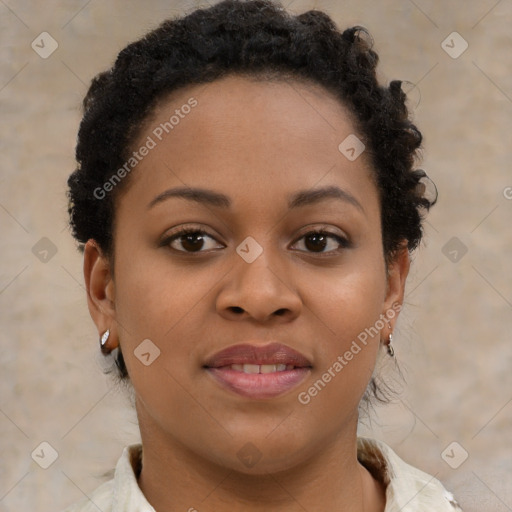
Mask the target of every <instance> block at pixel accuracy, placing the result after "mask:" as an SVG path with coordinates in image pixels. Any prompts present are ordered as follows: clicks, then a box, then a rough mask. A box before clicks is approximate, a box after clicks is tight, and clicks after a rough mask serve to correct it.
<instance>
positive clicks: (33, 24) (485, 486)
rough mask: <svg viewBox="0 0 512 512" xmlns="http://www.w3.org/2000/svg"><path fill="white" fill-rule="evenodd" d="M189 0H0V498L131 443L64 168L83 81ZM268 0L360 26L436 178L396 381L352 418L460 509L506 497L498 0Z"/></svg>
mask: <svg viewBox="0 0 512 512" xmlns="http://www.w3.org/2000/svg"><path fill="white" fill-rule="evenodd" d="M211 2H212V3H215V2H213V0H211ZM199 5H206V3H205V2H203V3H201V2H185V1H178V0H174V1H173V0H169V1H163V0H150V1H146V2H142V1H140V2H136V1H134V0H130V1H118V0H116V1H100V0H90V1H83V0H80V1H77V0H67V1H64V0H51V1H46V2H44V3H43V2H35V1H24V0H1V1H0V38H1V47H0V48H1V49H0V52H1V59H0V109H1V116H0V137H1V138H0V147H1V149H0V183H1V185H0V229H1V233H2V236H1V244H2V252H1V267H0V315H1V330H0V336H1V353H0V363H1V375H2V379H1V384H0V386H1V387H0V434H1V436H0V450H1V462H0V510H2V511H5V512H8V511H9V512H10V511H20V510H27V511H28V510H30V511H32V512H50V511H52V512H55V511H58V510H61V509H62V508H64V507H65V506H67V505H68V504H70V503H72V502H74V501H77V500H79V499H81V498H82V497H83V496H84V495H88V494H90V493H91V491H92V490H93V489H95V488H96V487H97V486H98V485H99V484H100V483H101V482H102V481H104V479H103V478H102V477H101V474H102V473H103V472H104V471H106V470H109V469H111V468H113V467H114V465H115V463H116V461H117V459H118V457H119V456H120V454H121V451H122V448H123V446H125V445H126V444H129V443H132V442H136V441H138V430H137V424H136V417H135V414H134V412H133V410H132V409H131V407H130V404H129V400H128V399H127V398H126V396H125V394H123V391H122V390H120V389H117V388H115V387H114V386H113V381H112V380H111V379H110V378H108V377H105V376H104V375H103V374H102V372H101V357H100V355H99V350H98V341H97V333H96V330H95V328H94V326H93V323H92V321H91V320H90V318H89V314H88V311H87V306H86V300H85V292H84V288H83V278H82V269H81V256H80V254H79V253H78V252H77V251H76V249H75V245H74V242H73V240H72V238H71V236H70V235H69V233H68V231H67V228H66V221H67V218H66V206H67V205H66V199H65V195H64V193H65V183H66V179H67V176H68V174H69V173H70V172H71V171H72V169H73V167H74V143H75V137H76V132H77V129H78V123H79V120H80V101H81V99H82V97H83V95H84V94H85V92H86V88H87V85H88V83H89V81H90V80H91V78H92V77H93V76H94V75H95V74H96V73H97V72H99V71H100V70H103V69H104V68H106V67H107V66H109V65H110V64H111V63H112V62H113V60H114V58H115V56H116V55H117V53H118V52H119V50H121V48H123V47H124V46H125V45H126V44H127V43H129V42H131V41H132V40H134V39H136V38H138V37H140V36H141V35H142V34H144V33H145V32H146V31H148V30H149V29H152V28H155V27H156V26H157V25H158V24H159V23H160V22H161V21H162V20H163V19H164V18H166V17H169V16H174V15H178V14H180V13H184V12H188V11H190V10H191V9H192V8H194V7H196V6H199ZM283 5H284V6H287V5H290V10H292V11H295V12H302V11H304V10H307V9H310V8H313V7H317V8H319V9H324V10H326V11H327V12H328V13H330V14H331V15H332V16H333V18H334V19H335V20H336V22H337V23H338V25H339V26H340V27H341V28H345V27H346V26H349V25H354V24H360V25H364V26H366V27H367V28H368V29H369V30H370V31H371V33H372V34H373V36H374V39H375V48H376V49H377V51H378V52H379V54H380V57H381V68H380V70H381V75H382V77H383V79H384V80H391V79H395V78H400V79H403V80H409V81H410V82H412V84H416V86H415V87H413V86H412V85H409V86H407V89H410V90H411V103H412V104H413V105H414V106H416V109H415V121H416V123H417V124H418V126H419V127H420V129H421V130H422V132H423V134H424V136H425V151H424V160H423V168H424V169H426V171H427V172H428V173H429V175H430V176H431V177H432V178H433V180H434V181H435V182H436V184H437V187H438V189H439V194H440V195H439V203H438V204H437V206H436V207H435V208H434V209H433V210H432V213H431V215H430V216H429V220H428V225H427V229H426V239H425V244H424V246H423V247H422V248H421V249H420V250H419V252H417V254H416V255H415V258H414V263H413V268H412V272H411V276H410V280H409V283H408V292H407V299H406V302H407V306H406V308H405V310H404V312H403V314H402V317H401V320H400V323H399V329H398V332H397V337H396V342H395V347H396V352H397V357H398V359H399V361H400V364H401V368H402V370H403V372H404V375H405V378H406V386H405V388H404V390H403V393H402V395H401V397H400V401H398V402H397V403H396V404H394V405H390V406H386V407H382V408H378V409H377V410H376V411H375V413H374V415H373V417H372V420H371V421H367V422H366V426H364V427H363V428H362V430H361V434H364V435H372V436H375V437H378V438H380V439H383V440H384V441H386V442H388V443H389V444H390V445H391V446H392V447H393V448H394V449H395V450H396V451H397V453H398V454H399V455H400V456H402V457H403V458H404V459H405V460H406V461H408V462H409V463H411V464H413V465H415V466H417V467H419V468H421V469H423V470H425V471H427V472H429V473H431V474H433V475H435V476H436V477H437V478H439V479H440V480H442V482H443V483H444V484H445V486H446V487H448V488H449V489H450V490H452V491H453V492H454V493H455V495H456V496H457V497H458V499H459V501H460V502H461V504H462V506H463V508H464V510H465V511H466V512H487V511H492V512H502V511H503V512H505V511H510V510H512V428H511V425H512V371H511V369H512V339H511V338H512V335H511V332H512V258H511V253H512V236H511V224H512V223H511V221H512V171H511V161H512V158H511V157H512V151H511V146H512V144H511V136H510V132H511V128H512V122H511V119H512V31H511V30H510V27H512V2H511V1H510V0H502V1H496V0H482V1H474V0H472V1H469V0H466V1H463V0H459V1H456V0H450V1H441V0H431V1H428V0H415V1H412V0H391V1H385V2H384V1H382V2H374V1H371V0H350V1H327V0H326V1H321V0H318V1H317V2H313V1H312V0H295V1H291V0H283ZM454 31H455V32H457V33H458V35H457V34H456V35H450V34H452V32H454ZM42 32H48V33H49V34H50V35H51V37H52V38H54V39H55V41H56V42H57V44H58V48H57V49H56V51H54V53H52V54H51V55H49V56H48V57H47V58H42V57H41V56H40V55H39V54H38V53H36V51H34V50H33V49H32V47H31V43H32V41H34V40H35V41H36V43H37V42H38V41H40V39H41V38H40V37H39V38H38V36H39V34H41V33H42ZM448 36H449V37H448ZM44 37H45V38H47V37H48V36H44ZM447 38H448V39H447ZM45 40H46V41H47V43H46V44H45V50H44V51H49V49H51V46H50V39H45ZM445 40H446V42H445V43H443V41H445ZM466 42H467V44H468V47H467V49H466V50H465V51H464V52H463V53H461V51H462V50H463V49H464V47H465V44H466ZM38 50H39V52H40V53H41V52H43V49H42V48H38ZM450 54H451V55H450ZM41 239H43V240H42V241H41ZM44 251H47V252H44ZM465 251H467V252H465ZM42 442H47V443H49V444H50V445H51V447H53V449H54V450H55V451H56V454H57V455H58V458H57V459H56V460H55V462H54V463H53V464H52V465H51V466H50V467H48V468H47V469H43V468H42V467H40V465H39V464H38V463H36V462H35V460H37V457H36V455H35V454H37V453H41V451H40V450H41V448H43V450H45V453H46V454H49V453H51V451H50V450H51V449H50V448H49V447H48V446H46V445H42V447H41V445H40V444H41V443H42ZM452 442H456V443H458V444H457V445H452V446H451V447H450V449H449V450H448V452H444V451H445V449H446V448H447V447H448V446H449V445H450V444H451V443H452ZM34 450H35V451H34ZM452 450H453V451H452ZM443 452H444V453H445V459H446V460H449V461H450V463H451V465H452V466H454V467H450V465H449V464H448V463H447V462H445V460H443V457H442V453H443ZM465 452H467V453H468V454H469V456H468V458H467V460H465V461H464V462H462V463H461V461H462V460H463V458H464V456H465ZM32 453H34V459H33V458H32V457H31V454H32ZM446 453H447V454H448V457H446ZM40 460H42V459H41V458H40ZM48 460H49V459H48ZM43 462H44V461H43ZM41 463H42V462H41ZM459 464H460V465H459ZM455 466H458V467H456V468H455Z"/></svg>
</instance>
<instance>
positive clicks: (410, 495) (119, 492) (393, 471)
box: [63, 438, 461, 512]
mask: <svg viewBox="0 0 512 512" xmlns="http://www.w3.org/2000/svg"><path fill="white" fill-rule="evenodd" d="M357 443H358V447H357V457H358V460H359V461H360V462H361V464H363V465H364V466H365V467H366V468H367V469H368V470H369V471H370V473H372V475H373V476H374V478H376V479H377V480H379V481H381V482H382V483H383V485H384V486H385V487H386V508H385V511H384V512H454V511H459V512H460V511H461V508H460V506H459V505H458V504H457V502H456V501H455V499H454V498H453V495H452V494H451V493H450V492H448V491H447V490H446V489H445V488H444V487H443V485H442V484H441V482H439V480H437V479H436V478H434V477H433V476H431V475H429V474H427V473H424V472H423V471H420V470H419V469H416V468H415V467H413V466H410V465H409V464H407V463H406V462H404V461H403V460H402V459H401V458H400V457H399V456H398V455H397V454H396V453H395V452H394V451H393V450H392V449H391V448H390V447H389V446H388V445H386V444H385V443H383V442H382V441H377V440H375V439H369V438H358V440H357ZM141 455H142V445H141V444H133V445H130V446H126V447H125V448H124V450H123V453H122V455H121V457H120V458H119V460H118V462H117V465H116V469H115V473H114V478H113V479H112V480H109V481H108V482H105V483H104V484H102V485H100V486H99V487H98V488H97V489H96V490H95V491H94V492H93V493H92V494H91V496H90V498H85V499H83V500H82V501H80V502H78V503H75V504H74V505H72V506H70V507H68V508H67V509H66V510H64V511H63V512H98V509H99V510H101V511H102V512H155V509H154V508H153V507H152V506H151V505H150V504H149V503H148V501H147V500H146V498H145V496H144V494H143V493H142V491H141V490H140V488H139V486H138V484H137V474H138V468H140V466H141Z"/></svg>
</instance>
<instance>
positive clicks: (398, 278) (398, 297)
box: [382, 242, 411, 334]
mask: <svg viewBox="0 0 512 512" xmlns="http://www.w3.org/2000/svg"><path fill="white" fill-rule="evenodd" d="M410 266H411V259H410V257H409V249H408V248H407V242H404V243H403V244H402V245H401V246H400V248H399V249H398V250H397V251H396V252H395V254H394V255H393V258H392V260H391V262H390V263H389V264H388V270H387V291H386V298H385V300H384V311H383V312H382V313H383V315H384V316H385V317H386V318H389V327H390V330H389V332H392V331H394V329H395V324H396V321H397V318H398V313H399V311H400V310H401V308H402V305H403V302H404V292H405V282H406V280H407V275H408V274H409V268H410ZM391 310H394V312H395V313H394V314H393V315H390V314H388V315H386V312H389V311H391ZM388 334H389V333H388Z"/></svg>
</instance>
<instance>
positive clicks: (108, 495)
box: [62, 444, 155, 512]
mask: <svg viewBox="0 0 512 512" xmlns="http://www.w3.org/2000/svg"><path fill="white" fill-rule="evenodd" d="M141 459H142V445H141V444H133V445H130V446H126V447H125V448H124V450H123V453H122V455H121V457H120V458H119V460H118V461H117V465H116V469H115V472H114V478H113V479H112V480H109V481H108V482H105V483H104V484H102V485H100V486H99V487H98V488H96V490H95V491H94V492H93V493H92V494H91V495H90V496H88V497H85V498H83V499H82V500H81V501H79V502H77V503H75V504H73V505H71V506H70V507H68V508H66V509H65V510H63V511H62V512H98V510H101V512H155V509H154V508H153V507H152V506H151V505H150V504H149V503H148V501H147V500H146V498H145V497H144V494H143V493H142V491H141V490H140V488H139V485H138V483H137V477H138V474H139V472H140V466H141Z"/></svg>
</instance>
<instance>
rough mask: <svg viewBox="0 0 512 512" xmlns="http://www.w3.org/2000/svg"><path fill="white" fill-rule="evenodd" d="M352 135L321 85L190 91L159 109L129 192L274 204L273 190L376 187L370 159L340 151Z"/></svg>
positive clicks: (246, 84) (270, 83)
mask: <svg viewBox="0 0 512 512" xmlns="http://www.w3.org/2000/svg"><path fill="white" fill-rule="evenodd" d="M191 105H193V106H191ZM351 135H352V136H354V135H356V133H355V127H354V124H353V122H352V117H351V115H350V113H349V111H348V109H347V108H346V107H345V106H344V105H343V104H342V103H341V102H340V101H339V100H338V99H337V98H335V97H334V96H333V95H332V94H331V93H329V92H328V91H327V90H325V89H324V88H323V87H321V86H317V85H313V84H309V83H305V82H303V81H297V80H292V79H279V80H262V79H256V78H254V77H246V76H237V75H234V76H228V77H225V78H223V79H220V80H216V81H214V82H211V83H207V84H197V85H192V86H187V87H185V88H183V89H180V90H178V91H175V92H174V93H173V94H172V95H171V96H168V97H167V98H165V99H163V100H161V101H160V102H159V103H158V105H157V106H156V107H155V109H154V111H153V113H152V115H151V116H150V117H149V118H148V119H147V121H146V123H145V126H144V128H143V130H142V132H141V133H140V135H139V138H138V140H137V142H136V143H135V144H134V148H133V149H135V150H137V149H138V148H139V147H142V146H144V145H148V143H149V145H151V146H152V148H151V150H150V151H149V152H147V155H146V156H145V157H144V158H143V159H141V161H140V163H138V164H137V168H136V170H135V172H133V175H132V176H131V178H132V184H131V186H130V187H129V188H130V189H131V188H134V187H135V189H137V192H138V194H139V195H140V194H141V193H142V195H144V196H145V197H144V200H147V201H150V200H151V197H150V196H151V195H153V196H154V195H155V194H157V193H159V192H161V191H162V190H161V189H162V188H163V187H169V186H178V185H179V186H183V185H189V186H197V185H201V186H204V185H205V184H208V186H209V188H218V189H223V190H224V191H227V192H228V194H229V191H230V190H231V192H232V193H233V194H232V195H235V196H236V195H237V194H238V195H240V194H245V195H247V194H248V193H249V192H251V194H252V195H253V196H254V195H259V196H262V197H265V198H267V199H268V198H269V197H270V194H269V193H270V191H271V190H270V189H272V190H276V191H277V190H281V191H282V190H283V189H286V190H290V191H291V190H296V189H304V188H308V187H313V186H314V185H315V184H319V185H322V186H325V185H330V184H337V185H340V186H344V188H347V187H348V188H355V189H363V188H365V187H366V188H368V187H369V185H371V181H372V176H371V172H370V168H369V165H368V164H367V159H366V155H365V154H364V153H363V154H362V155H361V156H360V157H359V158H358V159H357V160H355V161H350V160H348V159H347V158H346V157H345V156H344V155H343V154H342V153H341V152H340V150H339V145H340V143H341V142H342V141H343V140H345V139H346V138H347V137H349V136H351ZM356 136H357V135H356ZM150 141H151V142H150ZM128 192H129V191H128ZM360 192H361V190H360ZM369 192H370V193H373V192H375V191H371V190H370V191H369Z"/></svg>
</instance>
